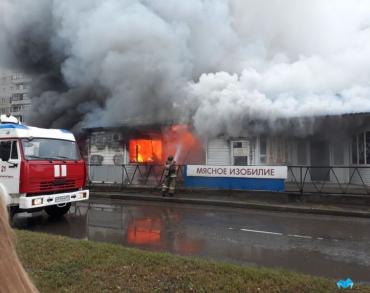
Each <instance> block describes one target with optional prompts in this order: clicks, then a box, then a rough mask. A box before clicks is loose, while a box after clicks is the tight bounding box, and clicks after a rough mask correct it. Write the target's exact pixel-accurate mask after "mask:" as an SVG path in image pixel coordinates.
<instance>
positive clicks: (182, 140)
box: [129, 125, 204, 164]
mask: <svg viewBox="0 0 370 293" xmlns="http://www.w3.org/2000/svg"><path fill="white" fill-rule="evenodd" d="M147 135H148V136H149V137H150V134H147ZM152 135H153V136H155V138H145V139H131V140H130V142H129V153H130V162H131V163H163V161H165V160H166V158H167V157H168V156H170V155H172V156H173V157H174V158H175V160H176V162H177V163H178V164H187V163H202V162H203V161H204V151H203V147H202V144H201V142H200V140H199V139H198V137H197V136H196V135H194V134H193V133H192V132H191V131H190V129H189V127H188V126H187V125H173V126H169V127H164V128H163V129H162V130H161V132H160V133H156V134H155V135H154V134H152Z"/></svg>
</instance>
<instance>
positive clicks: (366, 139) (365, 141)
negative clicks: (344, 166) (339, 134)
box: [351, 131, 370, 165]
mask: <svg viewBox="0 0 370 293" xmlns="http://www.w3.org/2000/svg"><path fill="white" fill-rule="evenodd" d="M351 152H352V154H351V157H352V160H351V162H352V164H355V165H356V164H359V165H364V164H367V165H370V131H366V132H361V133H360V134H358V135H354V136H353V137H352V143H351Z"/></svg>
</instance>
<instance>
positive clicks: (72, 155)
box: [22, 138, 80, 161]
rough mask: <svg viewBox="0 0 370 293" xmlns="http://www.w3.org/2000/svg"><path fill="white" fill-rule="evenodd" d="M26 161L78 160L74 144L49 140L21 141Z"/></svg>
mask: <svg viewBox="0 0 370 293" xmlns="http://www.w3.org/2000/svg"><path fill="white" fill-rule="evenodd" d="M22 146H23V153H24V156H25V159H26V160H61V161H65V160H73V161H75V160H79V159H80V154H79V152H78V149H77V145H76V142H74V141H68V140H60V139H51V138H33V139H22Z"/></svg>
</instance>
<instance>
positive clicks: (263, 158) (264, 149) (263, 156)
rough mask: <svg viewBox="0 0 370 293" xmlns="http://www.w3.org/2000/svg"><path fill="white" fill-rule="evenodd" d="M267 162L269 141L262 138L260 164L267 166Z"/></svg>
mask: <svg viewBox="0 0 370 293" xmlns="http://www.w3.org/2000/svg"><path fill="white" fill-rule="evenodd" d="M266 162H267V141H266V137H261V138H260V163H261V164H266Z"/></svg>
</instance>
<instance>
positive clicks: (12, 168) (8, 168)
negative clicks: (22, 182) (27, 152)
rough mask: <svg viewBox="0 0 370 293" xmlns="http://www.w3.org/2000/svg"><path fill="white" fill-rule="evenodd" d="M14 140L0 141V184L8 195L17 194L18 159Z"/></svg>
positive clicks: (16, 145)
mask: <svg viewBox="0 0 370 293" xmlns="http://www.w3.org/2000/svg"><path fill="white" fill-rule="evenodd" d="M18 148H19V145H18V143H17V141H16V140H1V141H0V182H1V183H2V184H3V185H4V187H5V188H6V190H7V191H8V193H9V194H17V193H19V176H20V159H19V149H18Z"/></svg>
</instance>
